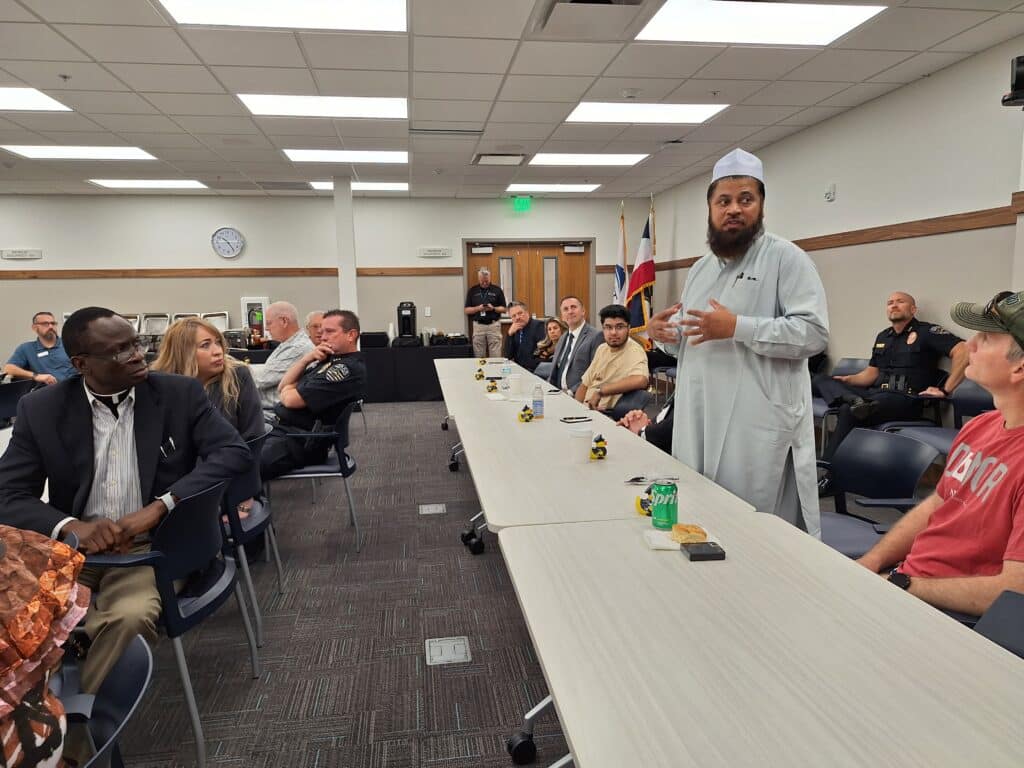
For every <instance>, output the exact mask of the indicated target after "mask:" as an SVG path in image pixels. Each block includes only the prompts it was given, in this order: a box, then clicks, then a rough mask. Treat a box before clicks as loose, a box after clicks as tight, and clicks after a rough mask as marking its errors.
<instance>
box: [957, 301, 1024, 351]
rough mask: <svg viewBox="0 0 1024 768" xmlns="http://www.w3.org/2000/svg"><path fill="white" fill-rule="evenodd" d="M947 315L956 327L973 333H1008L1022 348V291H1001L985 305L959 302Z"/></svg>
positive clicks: (1023, 332) (1023, 335)
mask: <svg viewBox="0 0 1024 768" xmlns="http://www.w3.org/2000/svg"><path fill="white" fill-rule="evenodd" d="M949 315H950V317H952V318H953V322H955V323H956V324H957V325H962V326H963V327H964V328H970V329H971V330H973V331H985V332H987V333H1008V334H1010V335H1011V336H1012V337H1013V338H1014V339H1015V340H1016V341H1017V343H1018V344H1020V345H1021V347H1024V291H1022V292H1020V293H1013V292H1012V291H1001V292H1000V293H997V294H996V295H995V296H993V297H992V300H991V301H989V302H988V303H987V304H972V303H971V302H969V301H961V302H959V303H958V304H954V305H953V307H952V309H950V310H949Z"/></svg>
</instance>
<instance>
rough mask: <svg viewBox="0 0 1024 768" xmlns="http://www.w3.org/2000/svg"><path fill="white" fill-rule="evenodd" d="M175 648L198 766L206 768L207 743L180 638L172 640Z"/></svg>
mask: <svg viewBox="0 0 1024 768" xmlns="http://www.w3.org/2000/svg"><path fill="white" fill-rule="evenodd" d="M171 644H172V645H173V646H174V658H175V660H176V661H177V662H178V675H179V676H180V677H181V687H182V688H184V689H185V705H186V706H187V707H188V717H189V720H191V721H192V734H193V735H194V736H195V740H196V766H197V768H206V741H205V740H204V739H203V725H202V723H201V722H200V721H199V708H198V707H197V706H196V696H195V694H194V693H193V692H192V678H191V677H190V676H189V674H188V664H187V663H186V662H185V649H184V648H183V647H182V645H181V638H180V637H173V638H171Z"/></svg>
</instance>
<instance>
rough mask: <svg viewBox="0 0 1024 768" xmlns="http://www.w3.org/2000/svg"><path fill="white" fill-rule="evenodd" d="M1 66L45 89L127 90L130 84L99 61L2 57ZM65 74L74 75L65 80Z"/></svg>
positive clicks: (34, 86) (32, 84)
mask: <svg viewBox="0 0 1024 768" xmlns="http://www.w3.org/2000/svg"><path fill="white" fill-rule="evenodd" d="M0 67H3V69H4V70H5V71H7V72H10V73H11V74H12V75H14V76H15V77H19V78H21V79H22V80H24V81H25V82H26V83H28V84H29V85H31V86H32V87H33V88H39V89H41V90H51V89H59V90H85V91H127V90H129V88H128V86H126V85H125V84H124V83H122V82H121V81H120V80H118V79H117V78H116V77H114V76H113V75H111V74H110V73H109V72H107V71H106V70H105V69H104V68H103V67H101V66H100V65H99V64H84V63H75V62H68V61H0ZM61 75H68V76H70V79H68V80H63V79H62V78H61Z"/></svg>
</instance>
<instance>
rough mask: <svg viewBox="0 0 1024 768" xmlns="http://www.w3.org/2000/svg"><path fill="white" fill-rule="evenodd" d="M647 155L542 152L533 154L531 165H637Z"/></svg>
mask: <svg viewBox="0 0 1024 768" xmlns="http://www.w3.org/2000/svg"><path fill="white" fill-rule="evenodd" d="M646 157H647V155H584V154H566V153H548V154H545V153H541V154H538V155H534V156H533V160H531V161H530V165H636V164H637V163H639V162H640V161H641V160H643V159H645V158H646Z"/></svg>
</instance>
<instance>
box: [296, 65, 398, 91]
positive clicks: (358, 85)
mask: <svg viewBox="0 0 1024 768" xmlns="http://www.w3.org/2000/svg"><path fill="white" fill-rule="evenodd" d="M313 75H314V78H315V79H316V84H317V86H318V87H319V93H320V95H321V96H392V97H398V98H406V97H408V95H409V73H408V72H392V71H381V70H359V69H316V70H313Z"/></svg>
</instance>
